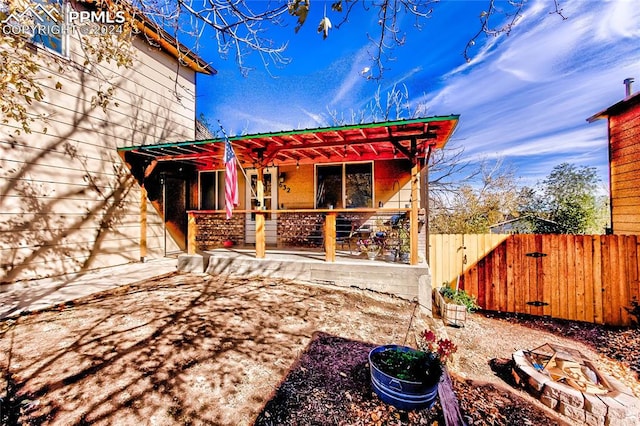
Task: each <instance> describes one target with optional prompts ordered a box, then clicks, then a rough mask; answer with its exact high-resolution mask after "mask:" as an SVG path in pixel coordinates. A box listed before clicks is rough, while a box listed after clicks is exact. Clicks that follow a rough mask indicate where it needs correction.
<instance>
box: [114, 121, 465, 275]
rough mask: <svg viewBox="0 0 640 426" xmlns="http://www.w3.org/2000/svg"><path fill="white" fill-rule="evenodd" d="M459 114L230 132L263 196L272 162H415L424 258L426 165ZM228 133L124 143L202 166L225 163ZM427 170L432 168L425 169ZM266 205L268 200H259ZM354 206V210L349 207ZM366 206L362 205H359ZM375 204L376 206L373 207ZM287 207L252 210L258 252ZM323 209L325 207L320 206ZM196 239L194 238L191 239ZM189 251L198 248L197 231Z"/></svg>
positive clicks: (414, 218) (330, 216) (148, 157)
mask: <svg viewBox="0 0 640 426" xmlns="http://www.w3.org/2000/svg"><path fill="white" fill-rule="evenodd" d="M458 118H459V116H458V115H448V116H433V117H424V118H414V119H407V120H395V121H387V122H381V123H368V124H357V125H347V126H336V127H323V128H315V129H302V130H292V131H281V132H271V133H259V134H251V135H243V136H234V137H230V138H229V140H230V141H231V143H232V145H233V147H234V150H235V153H236V157H237V158H238V162H239V164H240V165H241V166H242V167H244V168H255V169H256V170H257V174H258V179H257V199H258V201H260V200H263V197H264V188H263V185H262V180H263V179H262V173H263V172H262V170H263V168H265V167H269V166H281V165H302V164H320V163H334V162H350V161H366V160H390V159H397V158H406V159H408V160H410V162H411V208H410V223H411V228H410V246H411V247H410V263H411V264H416V263H417V261H418V238H417V234H418V211H419V204H418V203H419V199H420V198H422V199H423V200H426V199H427V198H426V197H427V191H428V188H427V185H422V192H423V194H422V196H421V197H419V196H418V188H419V184H418V182H419V179H420V170H421V169H422V167H423V166H425V165H426V163H427V161H428V158H429V155H430V153H431V151H432V150H433V149H437V148H442V147H444V146H445V144H446V143H447V141H448V140H449V139H450V137H451V135H452V133H453V131H454V130H455V128H456V126H457V123H458ZM224 142H225V139H224V138H216V139H208V140H198V141H187V142H169V143H159V144H155V145H143V146H131V147H124V148H120V149H119V151H120V152H121V154H122V155H124V153H126V152H128V153H129V154H130V155H134V156H136V157H138V158H139V159H141V160H143V161H145V162H151V163H155V164H158V163H163V162H171V163H177V164H188V165H190V166H192V167H195V168H196V169H197V170H214V169H222V168H224V164H223V156H224ZM425 169H426V168H425ZM259 205H260V206H264V203H259ZM349 210H350V211H353V209H349ZM359 210H362V209H359ZM373 210H374V209H372V211H373ZM279 211H281V210H273V211H267V210H263V209H262V210H260V209H258V210H246V211H243V212H247V213H248V212H250V213H255V214H256V257H259V258H260V257H264V256H265V246H266V244H265V236H264V215H265V214H266V213H270V212H273V213H277V212H279ZM314 211H317V212H320V210H317V209H316V210H314ZM337 213H339V210H328V211H326V214H327V216H326V218H327V220H326V229H325V232H326V241H327V244H326V260H327V261H334V260H335V244H334V245H333V246H332V244H331V241H333V242H334V243H335V233H336V229H335V220H336V214H337ZM191 238H193V241H192V240H191ZM187 247H188V252H195V235H191V234H190V236H189V239H188V243H187Z"/></svg>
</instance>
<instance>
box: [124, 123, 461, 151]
mask: <svg viewBox="0 0 640 426" xmlns="http://www.w3.org/2000/svg"><path fill="white" fill-rule="evenodd" d="M459 118H460V114H451V115H438V116H433V117H423V118H410V119H406V120H393V121H381V122H374V123H366V124H347V125H345V126H332V127H317V128H315V129H299V130H283V131H279V132H269V133H254V134H251V135H241V136H231V137H230V138H229V140H230V141H240V140H245V139H254V138H271V137H274V136H290V135H303V134H307V133H322V132H335V131H338V130H352V129H370V128H372V127H383V126H397V125H401V124H414V123H433V122H439V121H450V120H456V121H457V120H458V119H459ZM454 129H455V126H454ZM219 142H224V138H216V139H203V140H198V141H183V142H165V143H160V144H156V145H138V146H124V147H121V148H118V152H120V151H133V150H136V149H145V148H147V149H149V148H170V147H176V146H183V145H206V144H210V143H219Z"/></svg>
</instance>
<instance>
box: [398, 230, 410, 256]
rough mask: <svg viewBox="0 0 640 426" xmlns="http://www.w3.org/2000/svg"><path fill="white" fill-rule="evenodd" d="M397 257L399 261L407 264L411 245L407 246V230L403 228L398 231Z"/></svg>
mask: <svg viewBox="0 0 640 426" xmlns="http://www.w3.org/2000/svg"><path fill="white" fill-rule="evenodd" d="M398 239H399V244H398V255H399V258H400V261H401V262H403V263H409V252H410V251H411V245H410V244H409V230H408V229H406V228H405V227H404V226H402V227H400V229H398Z"/></svg>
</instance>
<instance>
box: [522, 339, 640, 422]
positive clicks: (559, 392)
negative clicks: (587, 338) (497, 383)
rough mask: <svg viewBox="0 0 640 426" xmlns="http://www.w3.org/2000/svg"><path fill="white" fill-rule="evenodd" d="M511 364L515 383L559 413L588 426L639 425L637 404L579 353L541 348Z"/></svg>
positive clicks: (639, 404) (548, 346)
mask: <svg viewBox="0 0 640 426" xmlns="http://www.w3.org/2000/svg"><path fill="white" fill-rule="evenodd" d="M513 361H514V367H513V376H514V378H515V380H516V382H517V383H519V384H522V385H523V386H525V387H526V388H527V389H528V390H529V392H530V393H531V394H533V395H534V396H536V397H537V398H538V399H540V401H541V402H542V403H543V404H545V405H546V406H548V407H550V408H553V409H554V410H556V411H558V412H559V413H561V414H564V415H565V416H567V417H570V418H571V419H573V420H576V421H578V422H580V423H583V424H586V425H590V426H617V425H621V426H622V425H624V426H630V425H640V400H639V399H638V398H636V397H635V396H634V395H633V393H632V391H631V390H630V389H629V388H627V387H626V386H625V385H624V384H622V383H620V382H619V381H617V380H615V379H613V378H611V377H609V376H607V375H605V374H603V373H600V372H599V371H598V370H597V368H596V367H595V365H594V364H593V363H592V362H591V361H590V360H589V359H587V358H586V357H585V356H584V355H582V353H580V352H579V351H576V350H574V349H570V348H566V347H562V346H559V345H552V344H545V345H542V346H540V347H538V348H536V349H533V350H531V351H525V350H520V351H517V352H515V353H514V354H513Z"/></svg>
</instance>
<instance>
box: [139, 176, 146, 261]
mask: <svg viewBox="0 0 640 426" xmlns="http://www.w3.org/2000/svg"><path fill="white" fill-rule="evenodd" d="M146 258H147V189H146V188H145V187H144V185H143V186H141V187H140V262H142V263H144V262H145V260H146Z"/></svg>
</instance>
